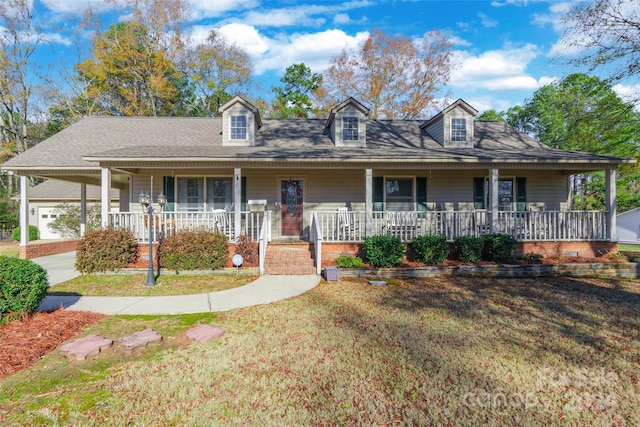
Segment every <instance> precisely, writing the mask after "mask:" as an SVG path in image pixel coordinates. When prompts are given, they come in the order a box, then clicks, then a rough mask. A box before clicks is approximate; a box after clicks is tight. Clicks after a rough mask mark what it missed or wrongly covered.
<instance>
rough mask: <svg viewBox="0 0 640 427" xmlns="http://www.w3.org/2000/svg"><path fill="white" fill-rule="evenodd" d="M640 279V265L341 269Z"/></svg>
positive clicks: (397, 274)
mask: <svg viewBox="0 0 640 427" xmlns="http://www.w3.org/2000/svg"><path fill="white" fill-rule="evenodd" d="M452 276H453V277H455V276H458V277H599V278H626V279H638V278H640V263H636V262H611V263H608V262H603V263H565V264H513V265H512V264H492V265H456V266H424V267H398V268H341V269H340V277H341V278H345V277H363V278H385V279H392V278H398V279H409V278H429V277H452Z"/></svg>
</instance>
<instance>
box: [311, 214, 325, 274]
mask: <svg viewBox="0 0 640 427" xmlns="http://www.w3.org/2000/svg"><path fill="white" fill-rule="evenodd" d="M309 237H310V240H311V243H313V248H314V250H315V257H316V274H322V229H321V226H320V222H319V221H318V213H317V212H314V213H313V214H312V215H311V233H310V236H309Z"/></svg>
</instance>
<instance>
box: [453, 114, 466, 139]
mask: <svg viewBox="0 0 640 427" xmlns="http://www.w3.org/2000/svg"><path fill="white" fill-rule="evenodd" d="M466 140H467V119H451V141H452V142H465V141H466Z"/></svg>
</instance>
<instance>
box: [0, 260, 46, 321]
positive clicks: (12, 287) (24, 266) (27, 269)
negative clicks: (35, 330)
mask: <svg viewBox="0 0 640 427" xmlns="http://www.w3.org/2000/svg"><path fill="white" fill-rule="evenodd" d="M48 289H49V283H48V281H47V272H46V271H45V270H44V269H43V268H42V267H40V266H39V265H38V264H36V263H35V262H33V261H29V260H26V259H18V258H10V257H6V256H0V323H4V322H5V321H6V320H7V318H8V317H9V316H10V315H14V314H17V315H21V314H29V313H33V312H34V311H36V310H37V309H38V306H39V305H40V301H42V299H43V298H44V297H45V295H46V294H47V290H48Z"/></svg>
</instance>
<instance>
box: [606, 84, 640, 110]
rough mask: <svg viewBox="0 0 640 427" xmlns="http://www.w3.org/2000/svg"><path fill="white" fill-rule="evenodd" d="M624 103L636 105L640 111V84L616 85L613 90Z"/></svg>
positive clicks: (636, 108)
mask: <svg viewBox="0 0 640 427" xmlns="http://www.w3.org/2000/svg"><path fill="white" fill-rule="evenodd" d="M612 89H613V90H614V92H615V93H617V94H618V96H619V97H620V98H621V99H622V100H623V101H624V102H629V103H631V104H634V105H635V110H636V111H640V83H638V84H635V85H628V86H627V85H623V84H620V83H618V84H616V85H614V86H613V88H612Z"/></svg>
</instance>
